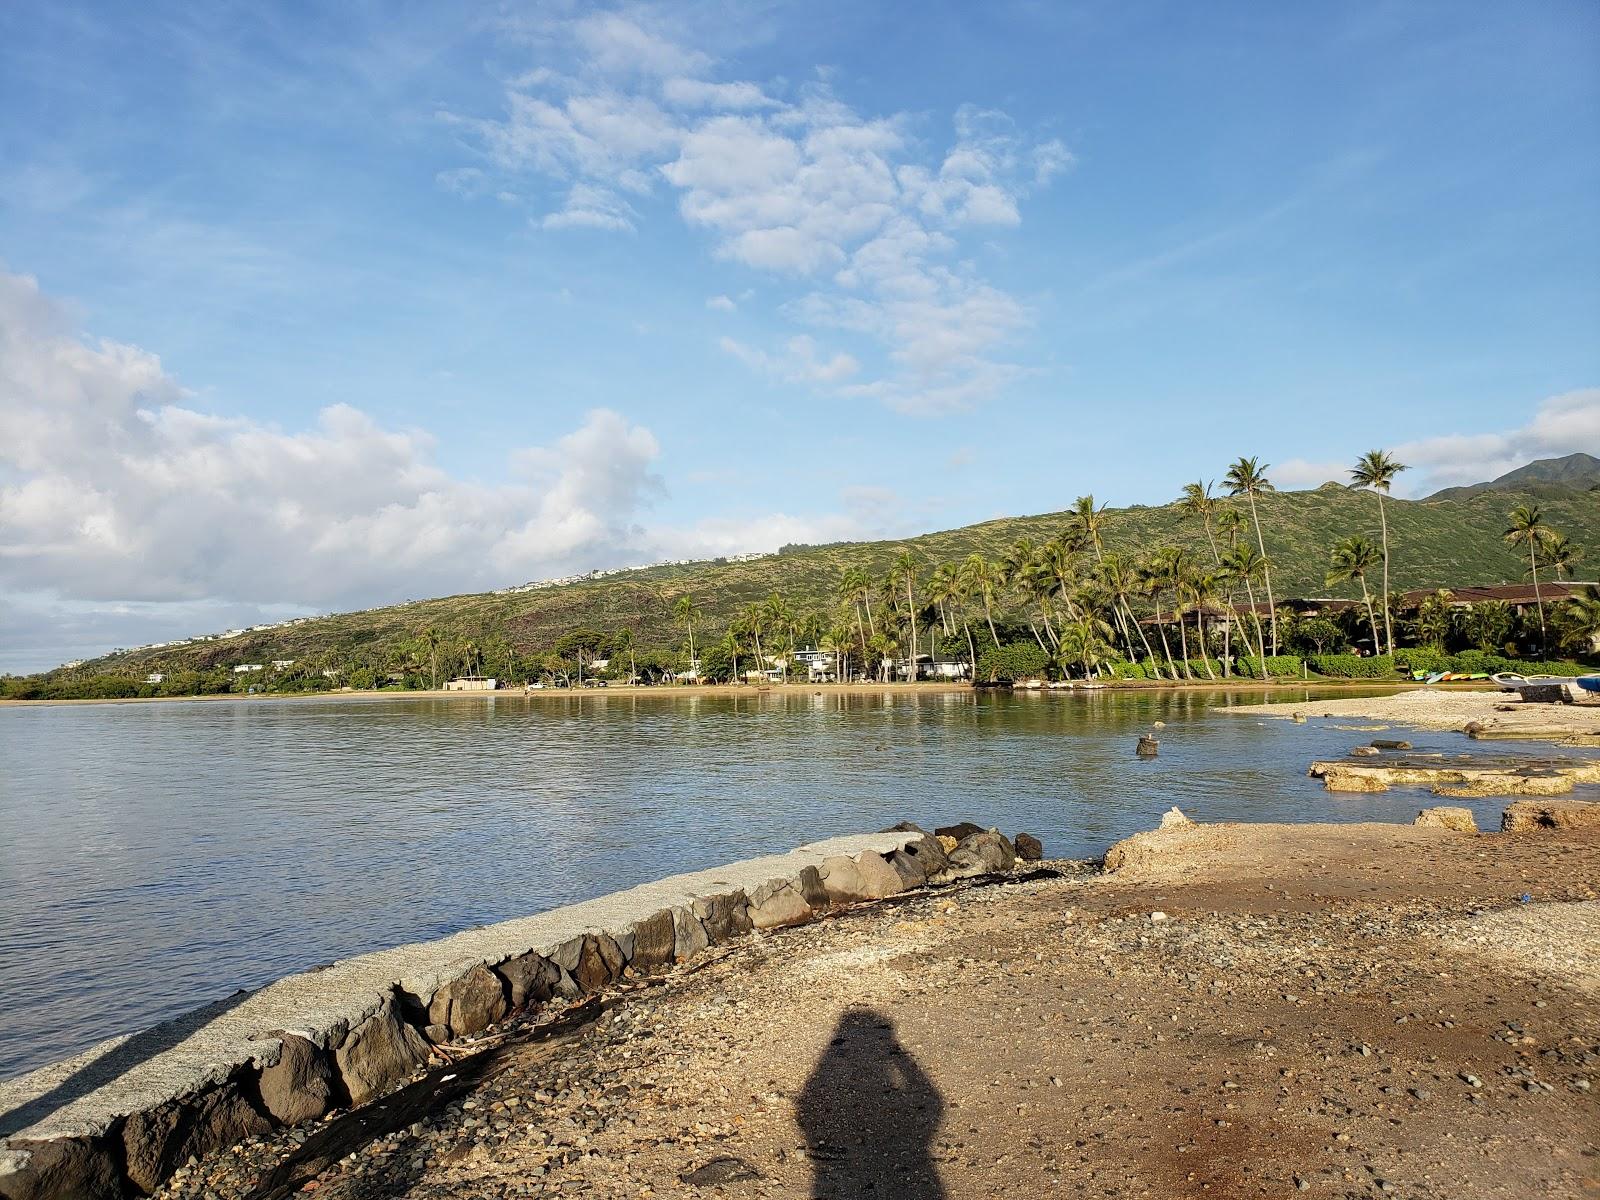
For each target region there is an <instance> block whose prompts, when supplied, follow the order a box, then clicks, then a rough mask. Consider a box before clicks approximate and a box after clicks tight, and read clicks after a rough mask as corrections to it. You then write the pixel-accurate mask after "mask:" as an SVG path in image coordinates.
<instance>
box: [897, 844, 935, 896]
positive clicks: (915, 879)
mask: <svg viewBox="0 0 1600 1200" xmlns="http://www.w3.org/2000/svg"><path fill="white" fill-rule="evenodd" d="M889 865H890V866H891V867H893V868H894V873H895V874H896V875H898V876H900V883H901V886H902V887H904V888H905V890H906V891H910V890H911V889H912V888H919V887H921V886H922V885H923V884H925V883H927V882H928V875H927V872H925V871H924V870H923V869H922V863H921V862H920V861H918V859H917V856H916V855H914V854H907V853H906V852H905V851H904V850H896V851H895V852H894V853H893V854H891V855H890V856H889Z"/></svg>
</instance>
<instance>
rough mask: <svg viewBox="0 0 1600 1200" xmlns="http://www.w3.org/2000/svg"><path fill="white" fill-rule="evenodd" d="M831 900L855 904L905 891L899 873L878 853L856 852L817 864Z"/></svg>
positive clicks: (832, 901)
mask: <svg viewBox="0 0 1600 1200" xmlns="http://www.w3.org/2000/svg"><path fill="white" fill-rule="evenodd" d="M818 872H819V874H820V875H821V876H822V886H823V888H824V889H825V890H826V891H827V895H828V901H829V903H830V904H836V905H837V904H856V903H858V902H860V901H862V900H881V899H883V898H884V897H885V896H894V895H898V894H899V893H900V892H903V891H905V884H903V883H901V882H900V876H899V874H898V873H897V872H896V871H895V869H894V868H893V867H891V866H890V865H889V864H888V863H887V862H885V861H884V859H883V856H882V855H881V854H873V853H871V852H870V851H869V852H868V853H866V854H859V855H857V856H856V857H854V858H848V857H846V856H844V855H842V854H841V855H837V856H835V857H833V858H828V859H824V860H823V863H822V866H821V867H819V868H818Z"/></svg>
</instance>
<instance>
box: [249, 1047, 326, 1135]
mask: <svg viewBox="0 0 1600 1200" xmlns="http://www.w3.org/2000/svg"><path fill="white" fill-rule="evenodd" d="M276 1036H277V1038H278V1040H279V1041H280V1042H281V1043H282V1047H283V1048H282V1049H281V1050H280V1051H279V1052H278V1061H277V1062H275V1063H273V1064H272V1065H271V1066H270V1067H263V1068H262V1069H261V1074H260V1076H259V1077H258V1079H257V1081H256V1089H257V1093H258V1094H259V1095H260V1097H261V1107H263V1108H265V1109H266V1110H267V1112H268V1113H270V1114H271V1115H272V1119H273V1120H274V1121H277V1122H278V1123H279V1124H280V1125H298V1124H300V1123H301V1122H302V1121H314V1120H316V1119H317V1118H318V1117H320V1116H321V1115H322V1114H323V1113H325V1112H327V1111H328V1109H329V1108H331V1107H333V1068H332V1067H331V1066H330V1065H329V1063H328V1058H327V1055H325V1054H324V1053H323V1052H322V1050H321V1048H319V1047H318V1046H316V1045H315V1044H313V1043H312V1042H310V1041H307V1040H306V1039H305V1038H303V1037H301V1036H300V1035H299V1034H296V1033H283V1032H280V1033H278V1034H277V1035H276Z"/></svg>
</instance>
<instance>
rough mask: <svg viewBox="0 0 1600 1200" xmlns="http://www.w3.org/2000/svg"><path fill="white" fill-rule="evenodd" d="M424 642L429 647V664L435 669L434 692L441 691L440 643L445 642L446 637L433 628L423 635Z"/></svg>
mask: <svg viewBox="0 0 1600 1200" xmlns="http://www.w3.org/2000/svg"><path fill="white" fill-rule="evenodd" d="M422 640H423V642H424V643H426V645H427V647H428V663H429V665H430V666H431V667H432V669H433V690H434V691H436V692H437V691H438V690H439V643H440V642H442V641H443V640H444V635H443V634H441V633H440V632H439V631H438V630H437V629H434V628H432V627H431V626H430V627H429V628H428V629H427V630H426V631H425V632H424V633H423V635H422Z"/></svg>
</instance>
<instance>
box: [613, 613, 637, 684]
mask: <svg viewBox="0 0 1600 1200" xmlns="http://www.w3.org/2000/svg"><path fill="white" fill-rule="evenodd" d="M624 650H626V651H627V652H628V684H629V686H630V687H631V686H632V685H634V684H636V683H638V681H639V668H638V665H637V663H636V662H635V660H634V651H633V630H632V629H629V628H628V627H627V626H623V627H622V628H621V629H619V630H617V632H616V634H615V636H613V637H612V639H611V653H612V654H621V653H622V652H623V651H624Z"/></svg>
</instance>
